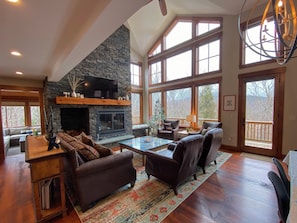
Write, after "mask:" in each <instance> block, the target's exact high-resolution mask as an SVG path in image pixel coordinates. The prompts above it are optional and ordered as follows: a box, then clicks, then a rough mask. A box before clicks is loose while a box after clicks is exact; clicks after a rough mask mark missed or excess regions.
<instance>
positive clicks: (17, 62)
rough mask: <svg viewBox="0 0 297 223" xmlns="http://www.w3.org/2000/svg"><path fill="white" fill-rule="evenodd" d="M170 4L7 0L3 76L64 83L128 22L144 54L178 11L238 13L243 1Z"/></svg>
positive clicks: (0, 5) (1, 6) (2, 7)
mask: <svg viewBox="0 0 297 223" xmlns="http://www.w3.org/2000/svg"><path fill="white" fill-rule="evenodd" d="M251 1H254V0H251ZM166 3H167V11H168V13H167V15H166V16H163V15H162V14H161V12H160V8H159V3H158V0H100V1H99V0H19V2H17V3H11V2H8V1H7V0H2V1H1V2H0V11H1V13H0V30H1V39H0V41H1V42H0V77H17V78H27V79H36V80H43V79H44V78H45V77H46V76H47V77H48V79H49V80H50V81H58V80H60V79H61V78H62V77H63V76H64V75H65V74H67V73H68V72H69V71H70V70H71V69H72V68H73V67H75V66H76V65H77V64H78V63H79V62H80V61H81V60H82V59H84V58H85V57H86V56H87V55H88V54H89V53H90V52H92V51H93V50H94V49H95V48H97V47H98V46H99V45H100V44H101V43H102V42H103V41H104V40H105V39H106V38H107V37H108V36H110V35H111V34H112V33H113V32H114V31H115V30H116V29H117V28H119V27H120V26H121V25H122V24H125V25H126V26H127V27H128V28H129V29H130V33H131V35H130V36H131V48H132V49H133V50H134V51H135V52H137V53H138V54H139V55H140V56H144V55H146V53H147V51H148V49H149V48H150V47H151V45H152V44H153V43H154V42H155V41H156V39H157V38H158V37H159V35H160V33H162V31H163V30H164V28H165V27H167V26H168V24H169V23H170V22H171V21H172V19H174V18H175V17H176V16H177V15H236V14H238V12H239V10H240V8H241V5H242V3H243V0H242V1H241V0H240V1H234V0H224V1H222V0H182V1H181V0H166ZM14 50H17V51H19V52H20V53H21V54H22V56H13V55H11V54H10V52H11V51H14ZM16 71H21V72H23V74H22V75H21V76H18V75H17V74H16Z"/></svg>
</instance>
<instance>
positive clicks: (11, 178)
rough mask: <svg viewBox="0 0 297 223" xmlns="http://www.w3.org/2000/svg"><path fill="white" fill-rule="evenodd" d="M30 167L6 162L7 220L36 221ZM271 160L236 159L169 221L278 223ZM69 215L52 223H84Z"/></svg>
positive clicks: (2, 168) (0, 185)
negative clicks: (270, 173) (271, 177)
mask: <svg viewBox="0 0 297 223" xmlns="http://www.w3.org/2000/svg"><path fill="white" fill-rule="evenodd" d="M28 167H29V165H28V164H27V163H26V162H25V161H24V155H23V154H21V155H15V156H9V157H7V159H6V160H5V161H3V162H1V163H0V176H1V179H0V192H1V193H0V204H1V208H0V216H1V222H4V223H6V222H7V223H10V222H22V223H26V222H28V223H31V222H35V214H34V205H33V199H32V186H31V182H30V169H29V168H28ZM270 170H276V169H275V167H274V165H273V164H272V163H270V162H265V161H261V160H255V159H250V158H246V157H241V156H240V153H233V155H232V157H231V158H230V159H229V160H228V161H227V162H226V163H225V164H224V165H223V166H221V168H220V169H218V170H217V171H216V172H215V173H214V174H213V175H212V176H211V177H210V178H208V179H207V180H206V181H205V182H204V183H203V184H202V185H201V186H200V187H199V188H198V189H197V190H196V191H195V192H194V193H193V194H192V195H190V196H189V197H188V198H187V199H186V200H185V201H184V202H183V203H182V204H181V205H180V206H179V207H178V208H177V209H176V210H174V211H173V212H172V213H171V214H170V215H169V216H168V217H167V218H166V219H165V220H164V221H163V222H165V223H166V222H170V223H175V222H187V223H190V222H203V223H208V222H209V223H211V222H218V223H238V222H240V223H245V222H246V223H250V222H261V223H266V222H267V223H278V222H279V218H278V215H277V209H278V208H277V199H276V196H275V192H274V189H273V187H272V185H271V183H270V181H269V179H268V178H267V173H268V171H270ZM67 207H68V215H67V216H66V217H64V218H62V217H57V218H56V219H53V220H51V221H50V222H52V223H68V222H69V223H70V222H71V223H79V222H80V221H79V218H78V217H77V215H76V212H75V211H74V210H73V208H72V206H71V204H68V205H67Z"/></svg>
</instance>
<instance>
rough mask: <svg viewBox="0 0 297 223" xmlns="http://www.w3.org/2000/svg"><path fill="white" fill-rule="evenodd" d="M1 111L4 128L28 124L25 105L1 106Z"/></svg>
mask: <svg viewBox="0 0 297 223" xmlns="http://www.w3.org/2000/svg"><path fill="white" fill-rule="evenodd" d="M1 112H2V125H3V127H4V128H11V127H24V126H26V124H25V107H24V106H1Z"/></svg>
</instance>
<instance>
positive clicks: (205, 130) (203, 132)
mask: <svg viewBox="0 0 297 223" xmlns="http://www.w3.org/2000/svg"><path fill="white" fill-rule="evenodd" d="M210 129H211V128H210V127H208V128H207V129H202V131H201V134H202V135H205V134H206V133H207V132H208V131H209V130H210Z"/></svg>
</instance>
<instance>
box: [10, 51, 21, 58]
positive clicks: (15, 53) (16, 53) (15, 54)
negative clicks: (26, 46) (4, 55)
mask: <svg viewBox="0 0 297 223" xmlns="http://www.w3.org/2000/svg"><path fill="white" fill-rule="evenodd" d="M10 54H11V55H14V56H17V57H20V56H22V54H21V53H20V52H18V51H11V52H10Z"/></svg>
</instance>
